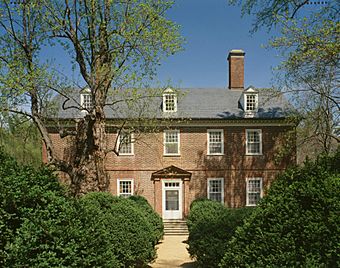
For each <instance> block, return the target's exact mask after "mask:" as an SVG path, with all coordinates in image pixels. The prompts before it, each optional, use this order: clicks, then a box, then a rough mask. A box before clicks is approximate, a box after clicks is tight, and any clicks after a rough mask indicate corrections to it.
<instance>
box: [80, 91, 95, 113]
mask: <svg viewBox="0 0 340 268" xmlns="http://www.w3.org/2000/svg"><path fill="white" fill-rule="evenodd" d="M80 103H81V106H82V107H83V108H84V109H86V110H91V109H92V107H93V104H92V96H91V94H81V97H80Z"/></svg>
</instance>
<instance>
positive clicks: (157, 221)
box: [129, 195, 164, 245]
mask: <svg viewBox="0 0 340 268" xmlns="http://www.w3.org/2000/svg"><path fill="white" fill-rule="evenodd" d="M129 199H130V200H132V201H134V202H135V203H136V204H137V206H138V207H139V208H140V210H141V211H142V212H143V214H144V216H145V217H146V218H147V220H148V221H149V222H150V223H151V225H152V229H153V234H154V245H156V244H158V242H159V241H160V240H161V239H162V238H163V235H164V225H163V220H162V218H161V216H159V214H158V213H157V212H156V211H155V210H154V209H153V208H152V207H151V206H150V204H149V203H148V201H147V200H146V199H145V198H144V197H143V196H140V195H133V196H131V197H129Z"/></svg>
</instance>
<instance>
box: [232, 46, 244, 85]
mask: <svg viewBox="0 0 340 268" xmlns="http://www.w3.org/2000/svg"><path fill="white" fill-rule="evenodd" d="M245 54H246V53H245V52H244V51H243V50H242V49H233V50H231V51H230V52H229V55H228V61H229V89H231V90H243V89H244V55H245Z"/></svg>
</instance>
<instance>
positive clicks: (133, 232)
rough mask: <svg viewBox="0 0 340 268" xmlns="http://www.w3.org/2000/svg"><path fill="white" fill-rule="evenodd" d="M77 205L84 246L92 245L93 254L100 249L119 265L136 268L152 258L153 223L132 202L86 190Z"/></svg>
mask: <svg viewBox="0 0 340 268" xmlns="http://www.w3.org/2000/svg"><path fill="white" fill-rule="evenodd" d="M80 204H81V206H82V210H83V211H82V214H83V216H82V217H81V221H82V224H83V227H84V228H85V229H86V230H87V233H86V234H85V235H86V236H87V239H84V240H83V241H84V242H85V243H84V244H83V245H82V247H83V248H84V249H86V248H87V247H90V248H93V252H92V253H93V254H94V255H95V254H98V253H99V251H103V253H105V254H109V255H112V256H116V258H117V259H118V260H119V262H120V263H121V264H123V267H140V266H143V265H146V264H147V263H148V262H150V261H152V260H153V259H154V258H155V257H156V251H155V248H154V236H153V226H152V225H151V223H150V222H148V220H147V218H146V217H145V216H144V213H145V212H143V211H142V210H141V209H140V207H138V205H136V203H135V202H134V201H132V200H129V199H126V198H121V197H115V196H112V195H111V194H110V193H90V194H87V195H86V196H84V197H83V198H81V199H80ZM94 238H95V239H94ZM111 267H112V266H111Z"/></svg>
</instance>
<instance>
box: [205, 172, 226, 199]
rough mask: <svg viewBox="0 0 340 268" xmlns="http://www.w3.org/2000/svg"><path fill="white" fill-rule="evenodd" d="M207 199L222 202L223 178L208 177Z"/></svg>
mask: <svg viewBox="0 0 340 268" xmlns="http://www.w3.org/2000/svg"><path fill="white" fill-rule="evenodd" d="M208 199H211V200H214V201H217V202H220V203H222V204H223V203H224V179H223V178H209V179H208Z"/></svg>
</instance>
